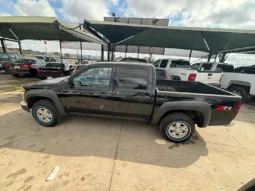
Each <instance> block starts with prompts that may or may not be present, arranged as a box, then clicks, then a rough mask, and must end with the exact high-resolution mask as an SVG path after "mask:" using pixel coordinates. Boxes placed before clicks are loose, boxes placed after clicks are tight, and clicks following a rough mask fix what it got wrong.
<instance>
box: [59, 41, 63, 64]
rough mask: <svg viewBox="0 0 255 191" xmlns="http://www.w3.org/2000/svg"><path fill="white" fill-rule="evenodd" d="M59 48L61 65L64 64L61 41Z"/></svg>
mask: <svg viewBox="0 0 255 191" xmlns="http://www.w3.org/2000/svg"><path fill="white" fill-rule="evenodd" d="M59 48H60V59H61V63H63V58H62V45H61V40H60V41H59Z"/></svg>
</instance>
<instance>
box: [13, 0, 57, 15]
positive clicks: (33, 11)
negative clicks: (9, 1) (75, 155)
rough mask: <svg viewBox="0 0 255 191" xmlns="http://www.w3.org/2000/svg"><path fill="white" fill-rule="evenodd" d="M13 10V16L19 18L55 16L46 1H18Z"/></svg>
mask: <svg viewBox="0 0 255 191" xmlns="http://www.w3.org/2000/svg"><path fill="white" fill-rule="evenodd" d="M13 9H14V13H15V15H20V16H53V17H55V16H56V14H55V11H54V9H53V8H52V7H51V6H50V4H49V2H48V1H47V0H39V1H37V0H18V1H17V3H15V4H14V5H13Z"/></svg>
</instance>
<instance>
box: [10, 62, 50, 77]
mask: <svg viewBox="0 0 255 191" xmlns="http://www.w3.org/2000/svg"><path fill="white" fill-rule="evenodd" d="M45 64H46V62H44V61H43V60H39V59H28V58H26V59H21V60H17V61H15V62H13V63H12V64H11V67H10V68H9V69H8V71H9V73H10V74H12V75H13V76H14V77H18V76H20V75H22V76H25V75H32V76H37V73H38V70H39V68H40V67H43V66H44V65H45Z"/></svg>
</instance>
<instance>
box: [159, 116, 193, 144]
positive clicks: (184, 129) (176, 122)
mask: <svg viewBox="0 0 255 191" xmlns="http://www.w3.org/2000/svg"><path fill="white" fill-rule="evenodd" d="M160 131H161V133H162V135H163V136H164V138H165V139H167V140H168V141H172V142H176V143H181V142H184V141H187V140H189V139H190V138H191V137H192V136H193V134H194V132H195V124H194V122H193V120H192V119H191V118H190V117H189V116H188V115H186V114H184V113H172V114H169V115H167V116H165V117H164V118H163V120H162V121H161V123H160Z"/></svg>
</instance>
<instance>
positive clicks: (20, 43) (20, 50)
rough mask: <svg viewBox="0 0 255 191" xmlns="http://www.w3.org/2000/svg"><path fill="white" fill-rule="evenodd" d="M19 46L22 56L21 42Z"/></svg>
mask: <svg viewBox="0 0 255 191" xmlns="http://www.w3.org/2000/svg"><path fill="white" fill-rule="evenodd" d="M18 44H19V53H20V54H22V48H21V43H20V40H19V42H18Z"/></svg>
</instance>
